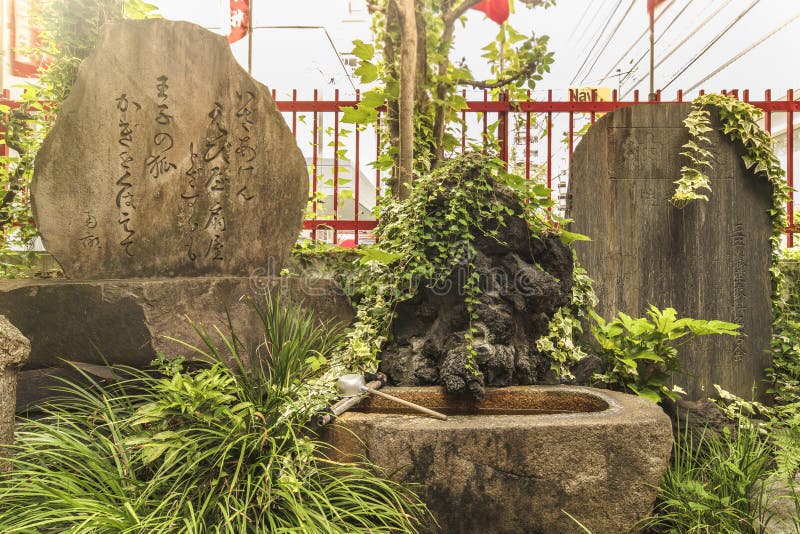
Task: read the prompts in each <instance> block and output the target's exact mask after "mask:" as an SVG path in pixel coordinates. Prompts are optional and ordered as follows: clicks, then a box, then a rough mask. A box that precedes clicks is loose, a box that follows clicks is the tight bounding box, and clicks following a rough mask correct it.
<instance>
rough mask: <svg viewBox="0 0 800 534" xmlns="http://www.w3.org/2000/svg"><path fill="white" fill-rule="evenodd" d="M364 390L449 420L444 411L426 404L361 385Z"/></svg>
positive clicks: (443, 419) (437, 417)
mask: <svg viewBox="0 0 800 534" xmlns="http://www.w3.org/2000/svg"><path fill="white" fill-rule="evenodd" d="M361 388H362V389H363V390H364V391H368V392H370V393H372V394H373V395H377V396H379V397H383V398H384V399H389V400H391V401H394V402H396V403H398V404H402V405H403V406H407V407H408V408H412V409H414V410H417V411H418V412H422V413H424V414H427V415H430V416H431V417H435V418H436V419H441V420H442V421H447V416H446V415H445V414H443V413H439V412H437V411H434V410H431V409H429V408H425V407H424V406H420V405H419V404H414V403H413V402H408V401H407V400H403V399H400V398H398V397H395V396H394V395H389V394H388V393H384V392H383V391H378V390H377V389H375V388H371V387H367V386H361Z"/></svg>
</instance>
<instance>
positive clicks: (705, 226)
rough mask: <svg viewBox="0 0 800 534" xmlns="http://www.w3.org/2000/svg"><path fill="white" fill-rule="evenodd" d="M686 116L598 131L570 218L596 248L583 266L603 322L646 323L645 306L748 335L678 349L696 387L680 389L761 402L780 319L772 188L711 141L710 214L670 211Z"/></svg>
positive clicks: (585, 250) (581, 166) (647, 117)
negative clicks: (774, 326) (640, 319)
mask: <svg viewBox="0 0 800 534" xmlns="http://www.w3.org/2000/svg"><path fill="white" fill-rule="evenodd" d="M690 106H691V105H690V104H647V105H641V106H632V107H626V108H621V109H619V110H617V111H614V112H613V113H609V114H608V115H605V116H604V117H602V118H601V119H600V120H599V121H597V123H595V124H594V125H593V126H592V127H591V128H590V129H589V131H588V132H587V134H586V136H585V137H584V138H583V140H581V142H580V143H579V144H578V146H577V147H576V149H575V153H574V155H573V159H572V166H571V169H570V182H569V192H568V195H569V196H568V207H567V216H568V217H570V218H572V219H574V221H575V223H574V229H575V231H577V232H581V233H583V234H587V235H588V236H589V237H591V238H592V241H591V242H587V243H578V244H577V245H576V249H577V251H578V257H579V259H580V260H581V262H582V263H583V265H584V267H585V268H586V269H587V271H588V272H589V275H590V276H591V277H592V278H593V279H594V280H595V289H596V290H597V296H598V298H599V300H600V305H599V310H598V311H599V313H600V314H601V315H602V316H604V317H607V318H610V317H612V316H613V315H615V314H616V313H617V312H619V311H623V312H625V313H628V314H630V315H634V314H635V315H643V314H644V311H645V309H646V307H647V305H648V304H654V305H656V306H658V307H660V308H664V307H668V306H669V307H673V308H675V309H676V310H677V311H678V313H679V315H680V316H685V317H695V318H699V319H719V320H723V321H731V322H735V323H738V324H741V325H742V332H743V334H744V335H742V336H738V337H730V336H707V337H703V338H700V339H698V340H697V341H695V342H694V343H693V344H692V345H689V346H687V347H684V348H682V349H681V358H682V360H683V363H684V366H685V368H686V370H688V372H689V373H690V375H691V376H688V377H676V382H677V383H678V384H681V385H684V386H686V389H687V391H688V393H689V397H690V398H700V397H705V396H709V395H713V394H714V387H713V385H714V384H719V385H721V386H722V387H723V388H725V389H727V390H729V391H731V392H733V393H736V394H738V395H741V396H743V397H745V398H750V396H751V392H752V389H753V387H756V388H757V396H758V397H763V395H764V390H765V389H766V388H765V387H764V386H765V385H764V383H763V382H762V380H763V377H764V373H763V371H764V369H765V368H767V367H769V365H770V363H771V360H770V357H769V355H768V353H767V352H766V350H767V349H768V347H769V342H770V324H771V318H772V312H771V302H770V288H771V284H770V275H769V266H770V242H769V237H770V233H771V222H770V217H769V214H768V213H767V210H768V209H769V208H770V206H771V202H772V201H771V195H772V187H771V185H770V184H769V183H768V182H767V181H766V180H764V179H761V178H758V177H756V176H754V175H753V173H752V172H750V171H748V170H747V169H746V168H745V166H744V164H743V163H742V160H741V155H742V150H743V148H742V147H741V146H740V145H739V144H738V143H733V142H732V141H731V140H730V139H729V138H728V137H726V136H723V135H722V134H720V133H719V121H718V117H716V116H715V114H714V113H712V121H713V127H714V130H713V131H711V132H708V134H707V135H708V137H709V138H710V140H711V145H712V148H711V149H710V150H711V152H712V153H713V155H714V159H713V168H712V169H710V170H709V171H708V175H709V178H710V183H711V188H712V189H713V192H712V193H710V195H709V198H710V200H709V201H708V202H704V201H695V202H692V203H690V204H689V205H688V206H686V207H684V208H683V209H678V208H676V207H674V206H673V205H672V204H670V202H669V199H670V197H671V195H672V192H673V190H674V188H675V184H674V183H673V182H674V181H675V180H677V179H678V177H679V172H680V168H681V166H683V165H686V164H687V162H686V161H685V158H684V157H683V156H680V155H679V153H680V152H681V151H682V149H681V146H682V145H683V144H684V143H685V142H686V141H688V132H687V130H686V128H685V127H684V125H683V123H682V121H683V119H684V118H685V117H686V116H687V115H688V113H689V111H690Z"/></svg>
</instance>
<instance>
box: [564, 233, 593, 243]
mask: <svg viewBox="0 0 800 534" xmlns="http://www.w3.org/2000/svg"><path fill="white" fill-rule="evenodd" d="M559 237H560V238H561V242H562V243H564V244H565V245H569V244H571V243H574V242H575V241H591V238H590V237H589V236H585V235H583V234H578V233H575V232H568V231H566V230H561V232H560V233H559Z"/></svg>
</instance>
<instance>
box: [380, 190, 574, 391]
mask: <svg viewBox="0 0 800 534" xmlns="http://www.w3.org/2000/svg"><path fill="white" fill-rule="evenodd" d="M446 187H447V185H446V184H445V188H446ZM494 194H495V199H496V202H498V203H500V204H502V205H503V206H506V207H508V209H509V210H511V212H512V213H513V215H511V216H510V217H508V218H507V220H506V225H505V226H502V227H500V228H498V235H497V236H496V237H490V236H486V235H483V234H482V232H481V231H480V230H476V231H475V235H476V239H475V241H474V248H475V256H474V258H470V263H472V264H473V265H474V269H475V272H476V273H477V274H478V276H479V277H480V278H479V282H478V285H479V286H480V289H481V294H480V297H479V299H478V303H476V304H475V305H474V311H475V314H476V317H474V318H473V320H472V326H473V327H475V328H476V329H477V333H476V334H475V336H474V340H473V341H472V342H471V345H472V348H473V349H474V350H475V354H474V356H473V358H474V361H475V363H476V364H477V370H478V372H477V373H475V372H474V371H473V370H471V369H470V368H469V367H470V365H469V363H468V362H469V354H470V353H469V349H470V341H468V340H467V338H466V334H467V331H468V330H469V327H470V318H469V313H468V312H467V304H466V301H465V295H464V293H463V291H459V288H461V287H463V284H464V280H465V279H466V277H467V276H469V273H468V272H467V269H466V267H464V265H466V264H467V261H465V262H463V265H462V266H460V267H456V268H455V269H454V271H453V273H452V274H451V275H450V277H449V279H448V280H446V281H445V283H443V284H437V285H436V286H435V287H427V286H423V287H421V288H420V289H419V290H418V291H417V294H416V295H415V297H414V298H412V299H410V300H409V301H406V302H402V303H400V304H399V305H398V306H397V310H396V311H397V314H396V318H395V319H394V321H393V323H392V336H391V341H390V343H389V344H388V345H387V346H386V347H385V348H384V349H383V351H382V353H381V365H380V367H381V370H382V371H383V372H384V373H386V374H387V375H388V377H389V380H390V382H391V383H392V384H393V385H401V386H427V385H439V384H440V385H442V386H444V388H445V390H446V391H447V392H448V393H464V392H469V393H470V394H471V395H472V396H474V397H475V398H478V399H480V398H481V397H482V396H483V392H484V388H485V387H486V386H490V387H501V386H510V385H513V384H525V385H527V384H543V383H548V382H549V383H557V381H556V380H555V377H553V376H552V373H551V372H550V360H549V358H548V357H547V356H546V355H545V354H542V353H541V352H539V351H538V350H537V349H536V340H537V339H539V337H541V336H542V335H544V334H546V333H547V329H548V325H549V323H550V319H551V318H552V317H553V314H554V313H555V312H556V310H558V308H559V307H561V306H563V305H565V304H566V303H567V300H568V298H569V294H570V289H571V287H572V268H573V264H572V250H570V248H569V247H568V246H566V245H564V244H563V243H562V242H561V240H560V239H559V238H558V237H556V236H553V235H548V236H538V235H533V234H532V233H531V231H530V229H529V228H528V224H527V223H526V221H525V219H524V218H523V217H522V216H521V213H520V208H519V203H518V201H517V200H516V197H515V196H514V193H513V192H512V191H511V190H510V189H508V188H506V187H504V186H500V185H497V184H496V185H495V191H494Z"/></svg>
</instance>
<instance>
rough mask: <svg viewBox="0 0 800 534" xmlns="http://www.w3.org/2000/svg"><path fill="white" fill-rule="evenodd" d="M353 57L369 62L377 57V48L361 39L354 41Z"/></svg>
mask: <svg viewBox="0 0 800 534" xmlns="http://www.w3.org/2000/svg"><path fill="white" fill-rule="evenodd" d="M353 45H354V46H353V55H354V56H356V57H357V58H358V59H361V60H364V61H369V60H370V59H372V57H373V56H374V55H375V47H374V46H372V45H371V44H369V43H365V42H364V41H362V40H361V39H356V40H355V41H353Z"/></svg>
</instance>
